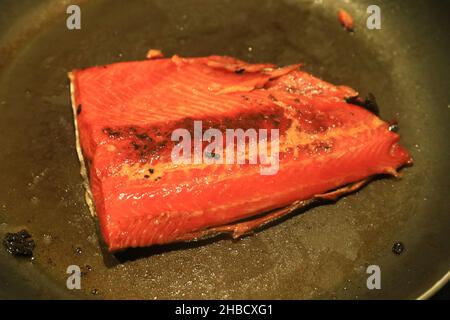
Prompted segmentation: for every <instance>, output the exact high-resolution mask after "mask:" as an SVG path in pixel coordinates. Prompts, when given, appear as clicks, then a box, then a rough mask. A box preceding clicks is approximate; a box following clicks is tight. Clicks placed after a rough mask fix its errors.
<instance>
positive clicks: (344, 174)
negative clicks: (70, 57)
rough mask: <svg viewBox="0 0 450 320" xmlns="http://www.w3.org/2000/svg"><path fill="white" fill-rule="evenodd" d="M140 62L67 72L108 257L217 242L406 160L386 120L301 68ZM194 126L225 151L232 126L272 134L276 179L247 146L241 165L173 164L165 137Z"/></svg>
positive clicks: (212, 59) (213, 60) (212, 60)
mask: <svg viewBox="0 0 450 320" xmlns="http://www.w3.org/2000/svg"><path fill="white" fill-rule="evenodd" d="M155 52H156V53H157V54H155ZM148 56H149V59H148V60H144V61H133V62H120V63H114V64H110V65H105V66H96V67H91V68H87V69H82V70H74V71H72V72H70V73H69V78H70V81H71V95H72V108H73V113H74V118H75V128H76V138H77V150H78V153H79V157H80V161H81V167H82V170H81V171H82V175H83V178H84V179H85V186H86V189H87V193H86V194H87V201H88V204H89V205H90V207H91V209H92V210H93V211H94V212H95V214H96V216H97V218H98V221H99V225H100V230H101V234H102V238H103V239H104V242H105V243H106V245H107V247H108V249H109V250H110V251H117V250H122V249H126V248H129V247H143V246H150V245H156V244H167V243H171V242H176V241H189V240H197V239H201V238H204V237H207V236H212V235H216V234H218V233H230V234H232V236H233V237H240V236H242V235H244V234H247V233H249V232H251V231H253V230H255V229H256V228H258V227H260V226H262V225H264V224H267V223H268V222H270V221H273V220H274V219H278V218H279V217H281V216H283V215H286V214H288V213H289V212H292V211H293V210H295V209H297V208H299V207H301V206H304V205H306V204H309V203H311V202H312V201H316V200H317V199H337V198H338V197H340V196H341V195H344V194H347V193H349V192H353V191H355V190H357V189H358V188H360V187H361V186H362V185H363V184H364V183H366V182H367V181H368V180H369V179H370V178H371V177H373V176H376V175H379V174H390V175H394V176H398V173H397V170H398V169H399V168H401V167H403V166H404V165H407V164H411V163H412V158H411V156H410V155H409V153H408V151H407V150H406V149H405V148H403V147H402V146H401V145H400V144H399V139H400V137H399V135H398V134H397V133H395V132H391V131H390V130H389V124H388V123H386V122H384V121H383V120H381V119H380V118H379V117H377V116H376V115H374V114H372V113H371V112H369V111H367V110H366V109H364V108H362V107H360V106H357V105H354V104H351V103H349V102H348V101H349V99H350V98H354V97H357V96H358V93H357V92H356V91H355V90H353V89H352V88H350V87H347V86H337V85H333V84H331V83H328V82H326V81H323V80H321V79H319V78H317V77H314V76H312V75H310V74H308V73H307V72H305V71H303V70H302V68H301V65H300V64H296V65H290V66H285V67H277V66H275V65H273V64H251V63H247V62H244V61H241V60H238V59H235V58H232V57H225V56H208V57H199V58H183V57H180V56H177V55H175V56H173V57H171V58H164V57H162V55H161V54H160V52H159V51H152V54H149V55H148ZM198 121H201V123H202V129H200V130H201V132H200V134H204V133H205V132H206V131H207V130H208V129H211V128H215V129H217V130H218V131H219V132H222V133H224V137H223V140H224V141H222V142H223V143H224V144H223V145H224V146H225V145H227V143H228V142H227V141H225V133H226V131H227V130H228V129H242V130H243V131H244V132H247V130H250V129H255V130H261V129H266V130H267V132H273V130H274V129H276V130H277V132H278V136H277V137H276V136H275V135H274V136H273V139H272V141H276V142H277V144H278V147H277V148H276V149H277V150H276V149H275V147H273V149H271V148H272V147H271V148H268V149H267V150H269V151H270V154H271V156H273V155H276V156H277V159H278V169H277V171H276V173H274V174H261V167H264V166H266V165H267V163H263V162H258V163H256V164H253V163H250V159H249V158H248V157H249V152H248V149H249V145H247V147H246V148H245V149H244V150H243V154H244V160H245V161H244V162H240V163H238V162H226V163H225V162H222V163H220V161H216V162H214V163H206V161H201V162H183V163H178V162H174V161H173V150H174V148H176V146H177V145H179V143H180V141H179V140H178V141H175V140H174V139H173V133H174V132H175V131H176V130H177V129H184V132H189V133H192V134H193V135H194V136H195V132H194V131H195V130H196V129H195V123H196V122H198ZM270 137H271V136H267V137H266V140H264V139H263V140H257V142H256V144H257V145H258V146H260V145H264V144H265V145H267V144H268V142H269V138H270ZM233 139H234V138H233ZM234 141H235V140H233V142H234ZM264 142H265V143H264ZM200 143H201V145H200V147H201V148H203V147H204V144H205V141H201V142H200ZM194 145H195V144H194ZM227 146H228V145H227ZM192 148H193V150H194V149H195V146H193V147H192ZM226 150H227V151H225V152H224V153H222V154H221V155H219V157H218V158H219V159H217V158H216V154H215V153H211V156H212V158H214V159H216V160H220V156H222V157H225V155H226V154H230V155H231V154H232V153H231V152H229V150H234V149H226ZM258 150H260V149H258ZM194 151H195V150H194ZM241 151H242V150H241Z"/></svg>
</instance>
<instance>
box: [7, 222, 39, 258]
mask: <svg viewBox="0 0 450 320" xmlns="http://www.w3.org/2000/svg"><path fill="white" fill-rule="evenodd" d="M3 245H4V246H5V249H6V251H8V252H9V253H11V254H12V255H14V256H19V257H32V256H33V250H34V248H35V246H36V244H35V243H34V240H33V239H32V237H31V234H30V233H29V232H28V231H27V230H25V229H23V230H21V231H19V232H17V233H7V234H6V235H5V238H4V239H3Z"/></svg>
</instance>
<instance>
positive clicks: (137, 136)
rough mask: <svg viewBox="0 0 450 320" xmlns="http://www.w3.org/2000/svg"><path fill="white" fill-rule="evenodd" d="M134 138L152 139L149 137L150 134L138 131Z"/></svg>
mask: <svg viewBox="0 0 450 320" xmlns="http://www.w3.org/2000/svg"><path fill="white" fill-rule="evenodd" d="M136 138H138V139H140V140H147V141H153V139H152V138H150V136H149V135H148V134H146V133H139V134H136Z"/></svg>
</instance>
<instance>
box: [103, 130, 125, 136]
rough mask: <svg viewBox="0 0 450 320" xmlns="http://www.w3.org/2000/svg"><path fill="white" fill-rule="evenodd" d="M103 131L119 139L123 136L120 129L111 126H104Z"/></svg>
mask: <svg viewBox="0 0 450 320" xmlns="http://www.w3.org/2000/svg"><path fill="white" fill-rule="evenodd" d="M103 133H104V134H106V135H107V136H108V137H110V138H112V139H118V138H120V137H121V136H122V133H121V132H120V131H119V130H113V129H111V128H103Z"/></svg>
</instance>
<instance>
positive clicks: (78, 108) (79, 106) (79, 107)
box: [77, 104, 81, 116]
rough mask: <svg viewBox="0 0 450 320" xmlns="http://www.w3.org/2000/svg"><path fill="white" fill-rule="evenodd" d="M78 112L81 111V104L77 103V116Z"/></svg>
mask: <svg viewBox="0 0 450 320" xmlns="http://www.w3.org/2000/svg"><path fill="white" fill-rule="evenodd" d="M80 113H81V104H79V105H78V106H77V116H79V115H80Z"/></svg>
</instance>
